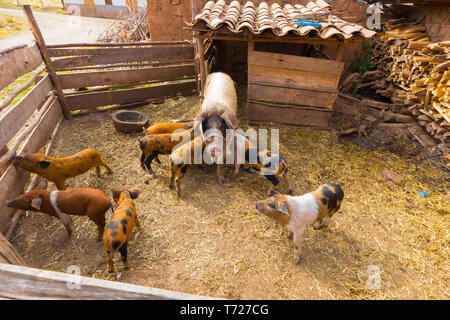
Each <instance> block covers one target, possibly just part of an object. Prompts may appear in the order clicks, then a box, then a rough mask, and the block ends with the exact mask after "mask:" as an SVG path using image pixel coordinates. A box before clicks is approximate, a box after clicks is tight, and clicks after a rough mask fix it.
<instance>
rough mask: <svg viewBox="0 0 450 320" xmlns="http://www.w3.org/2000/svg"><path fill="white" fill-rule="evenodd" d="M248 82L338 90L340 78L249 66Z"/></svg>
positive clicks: (315, 73)
mask: <svg viewBox="0 0 450 320" xmlns="http://www.w3.org/2000/svg"><path fill="white" fill-rule="evenodd" d="M248 81H249V82H265V83H269V84H275V85H281V86H283V85H286V86H290V87H298V88H305V87H306V88H328V89H336V88H337V86H338V83H339V76H337V75H333V74H325V73H318V72H310V71H298V70H291V69H280V68H276V67H272V66H271V65H270V64H269V65H267V66H259V65H252V64H249V65H248Z"/></svg>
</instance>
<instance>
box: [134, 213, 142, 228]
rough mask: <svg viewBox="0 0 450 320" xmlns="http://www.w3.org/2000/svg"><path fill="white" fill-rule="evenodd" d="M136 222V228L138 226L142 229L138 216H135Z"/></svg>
mask: <svg viewBox="0 0 450 320" xmlns="http://www.w3.org/2000/svg"><path fill="white" fill-rule="evenodd" d="M134 221H135V223H136V226H137V227H138V228H140V227H141V223H140V222H139V220H138V218H137V215H135V217H134Z"/></svg>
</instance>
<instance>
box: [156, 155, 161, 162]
mask: <svg viewBox="0 0 450 320" xmlns="http://www.w3.org/2000/svg"><path fill="white" fill-rule="evenodd" d="M155 161H156V162H157V163H158V164H161V161H160V160H159V158H158V155H156V156H155Z"/></svg>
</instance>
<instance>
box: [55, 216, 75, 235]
mask: <svg viewBox="0 0 450 320" xmlns="http://www.w3.org/2000/svg"><path fill="white" fill-rule="evenodd" d="M58 219H59V221H61V222H62V224H63V225H64V227H65V228H66V230H67V233H68V234H69V237H70V236H72V228H70V216H69V215H68V214H65V213H62V214H58Z"/></svg>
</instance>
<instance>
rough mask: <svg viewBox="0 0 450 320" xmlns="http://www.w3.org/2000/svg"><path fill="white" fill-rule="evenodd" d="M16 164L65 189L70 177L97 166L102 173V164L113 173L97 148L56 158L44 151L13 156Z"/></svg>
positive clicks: (98, 173)
mask: <svg viewBox="0 0 450 320" xmlns="http://www.w3.org/2000/svg"><path fill="white" fill-rule="evenodd" d="M12 162H13V164H14V165H16V166H18V167H19V168H22V169H24V170H27V171H31V172H34V173H36V174H38V175H40V176H41V177H44V178H45V179H47V180H50V181H52V182H54V183H55V185H56V187H57V188H58V189H59V190H65V189H66V185H65V181H66V179H68V178H72V177H75V176H79V175H81V174H83V173H85V172H86V171H88V170H90V169H91V168H93V167H95V169H96V170H97V175H100V166H103V167H105V168H106V170H108V173H110V174H111V173H112V170H111V168H110V167H109V166H108V165H107V164H106V162H105V161H104V160H103V159H102V157H101V155H100V153H99V152H98V150H97V149H94V148H88V149H84V150H82V151H80V152H78V153H76V154H74V155H71V156H68V157H64V158H55V157H50V156H47V155H45V154H42V153H28V154H25V155H23V156H14V157H13V158H12Z"/></svg>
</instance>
